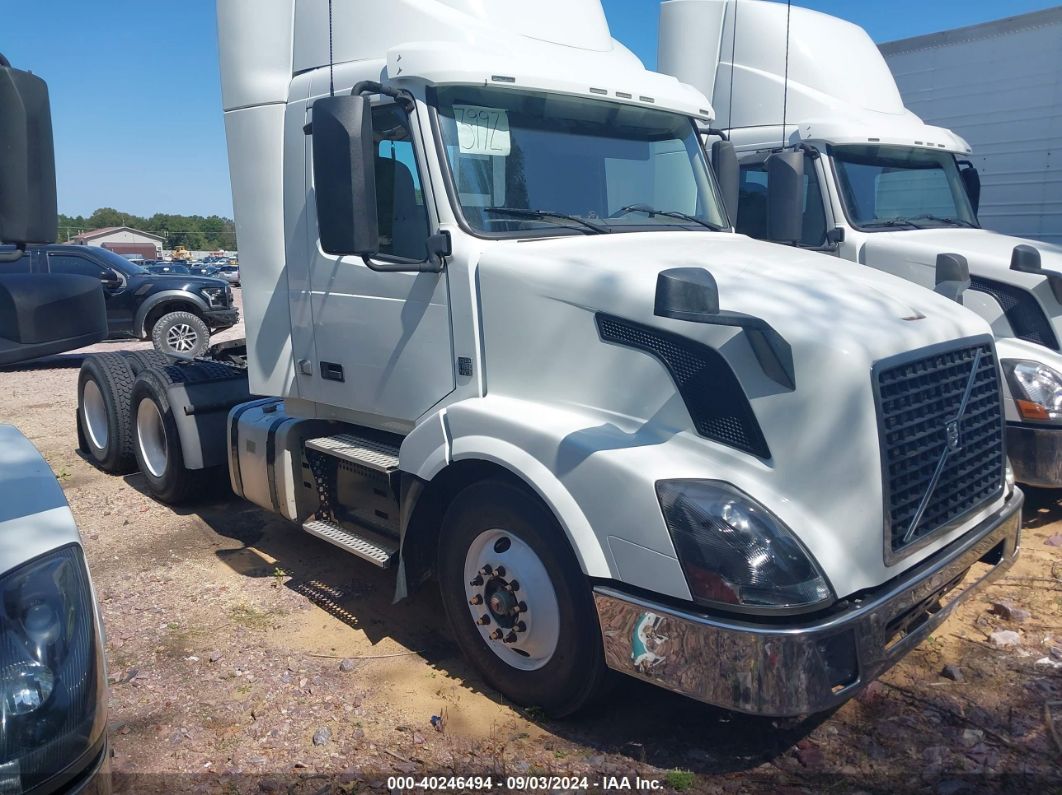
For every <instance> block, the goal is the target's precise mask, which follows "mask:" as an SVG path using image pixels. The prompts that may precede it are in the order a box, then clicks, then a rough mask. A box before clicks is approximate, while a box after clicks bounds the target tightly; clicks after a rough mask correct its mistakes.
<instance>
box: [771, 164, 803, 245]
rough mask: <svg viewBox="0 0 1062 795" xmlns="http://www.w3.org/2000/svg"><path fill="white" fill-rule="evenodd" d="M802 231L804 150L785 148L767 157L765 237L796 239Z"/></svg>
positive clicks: (778, 241)
mask: <svg viewBox="0 0 1062 795" xmlns="http://www.w3.org/2000/svg"><path fill="white" fill-rule="evenodd" d="M803 234H804V153H803V152H799V151H792V150H786V151H784V152H775V153H774V154H773V155H771V156H770V157H769V158H767V239H768V240H771V241H773V242H775V243H792V244H796V243H798V242H800V238H801V237H803Z"/></svg>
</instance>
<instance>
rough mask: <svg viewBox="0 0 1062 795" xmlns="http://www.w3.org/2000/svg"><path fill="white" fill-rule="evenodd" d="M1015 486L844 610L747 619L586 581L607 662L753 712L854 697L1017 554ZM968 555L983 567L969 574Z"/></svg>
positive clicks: (813, 708) (805, 709)
mask: <svg viewBox="0 0 1062 795" xmlns="http://www.w3.org/2000/svg"><path fill="white" fill-rule="evenodd" d="M1023 502H1024V496H1023V495H1022V493H1021V491H1019V490H1018V489H1015V490H1014V494H1013V496H1012V497H1011V498H1010V499H1009V500H1008V501H1007V502H1006V503H1005V504H1004V506H1003V508H1002V509H1001V510H1000V512H999V513H998V514H995V515H993V516H991V517H989V518H988V519H986V520H985V521H984V522H982V523H981V524H980V525H978V526H977V527H976V528H974V529H973V530H971V531H970V532H969V533H967V534H966V535H965V536H963V538H961V539H959V540H958V541H956V542H955V543H953V544H951V545H950V546H949V547H947V548H946V549H944V550H942V551H941V552H940V553H938V554H937V555H934V556H933V557H931V558H930V559H928V560H926V561H923V562H922V563H920V564H919V565H918V566H916V567H914V568H913V569H911V570H910V571H907V572H905V573H904V574H902V575H900V577H898V578H896V579H895V580H893V581H891V582H889V583H886V584H885V585H883V586H881V587H879V588H877V589H874V590H873V591H871V592H869V593H864V594H862V595H861V596H860V597H859V598H857V599H849V600H846V601H847V603H848V604H847V606H846V607H845V609H844V610H843V612H835V613H833V614H831V615H829V616H827V617H826V618H819V619H812V620H810V621H807V620H805V621H801V620H800V618H799V617H797V618H794V619H793V622H792V623H787V624H775V625H766V624H762V623H759V624H756V623H751V622H747V621H742V620H740V619H737V618H717V617H714V616H707V615H701V614H698V613H696V612H692V611H686V610H682V609H677V608H674V607H670V606H664V605H660V604H655V603H653V602H651V601H647V600H644V599H642V598H640V597H635V596H630V595H628V594H625V593H622V592H620V591H618V590H616V589H614V588H610V587H607V586H599V587H597V588H595V589H594V599H595V601H596V603H597V612H598V617H599V619H600V623H601V632H602V635H603V638H604V646H605V660H606V662H607V663H608V665H609V667H610V668H613V669H615V670H617V671H620V672H622V673H625V674H629V675H631V676H634V677H637V678H639V679H644V680H645V681H647V682H652V683H653V684H656V685H659V686H661V687H664V688H666V689H668V690H672V691H675V692H677V693H683V694H684V695H687V696H690V697H692V698H695V699H698V700H700V701H705V702H707V703H709V704H714V705H716V706H720V707H725V708H726V709H731V710H735V711H738V712H747V713H751V714H756V715H770V716H792V715H808V714H812V713H815V712H821V711H823V710H827V709H830V708H832V707H834V706H837V705H839V704H841V703H843V702H844V701H846V700H847V699H849V698H851V697H852V696H853V695H855V693H857V692H858V691H859V689H860V688H861V687H864V686H865V685H867V684H869V683H870V682H871V681H872V680H874V679H875V678H876V677H878V676H880V675H881V674H882V673H884V672H885V671H886V670H888V669H889V668H890V667H891V666H892V665H894V664H895V663H896V662H897V661H898V660H899V659H900V658H901V657H903V655H904V654H906V653H907V652H908V651H910V650H911V649H912V648H914V647H915V646H916V645H918V643H920V642H921V641H922V639H923V638H925V637H926V636H927V635H928V634H929V633H930V632H932V631H933V629H934V628H935V627H937V626H938V625H939V624H940V623H941V622H942V621H943V620H944V619H945V618H947V616H948V615H949V614H950V613H951V611H952V610H953V609H954V608H955V605H957V604H958V603H959V602H961V601H962V600H964V599H965V598H967V597H968V596H969V595H970V594H971V593H973V592H974V591H975V590H977V589H979V588H981V587H983V586H984V585H985V584H987V583H988V582H989V581H991V580H993V579H995V578H996V577H999V576H1000V575H1001V574H1003V572H1005V571H1006V570H1007V569H1009V568H1010V566H1011V565H1012V564H1013V563H1014V560H1015V559H1016V558H1017V554H1018V546H1019V541H1020V537H1021V506H1022V503H1023ZM975 564H983V566H982V567H981V568H983V569H984V570H983V571H982V570H979V571H976V572H973V573H972V575H971V572H970V569H971V567H973V566H974V565H975ZM967 580H969V582H967Z"/></svg>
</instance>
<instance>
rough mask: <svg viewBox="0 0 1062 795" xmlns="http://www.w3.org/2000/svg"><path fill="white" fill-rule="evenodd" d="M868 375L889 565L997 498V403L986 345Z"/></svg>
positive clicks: (1000, 455) (1000, 456)
mask: <svg viewBox="0 0 1062 795" xmlns="http://www.w3.org/2000/svg"><path fill="white" fill-rule="evenodd" d="M875 375H876V390H877V399H878V421H879V425H880V433H881V450H882V465H883V467H884V481H885V483H884V485H885V536H886V538H885V548H886V559H888V558H890V556H891V555H890V554H889V553H890V552H891V553H899V552H901V551H902V550H904V549H905V548H907V547H909V546H911V545H914V544H916V543H917V542H918V541H920V540H922V539H925V538H928V537H929V536H932V535H933V534H935V533H937V532H938V531H943V530H945V529H946V528H949V527H953V526H955V524H957V523H958V522H961V521H962V520H963V518H964V517H965V516H967V515H968V514H969V513H971V512H972V511H974V510H976V509H977V508H979V507H981V506H982V505H984V504H985V503H986V502H988V501H989V500H991V499H994V498H995V497H996V496H998V495H999V493H1000V492H1001V490H1002V488H1003V474H1004V467H1005V455H1004V450H1003V403H1002V400H1001V395H1000V383H999V373H998V369H997V367H996V359H995V354H994V350H993V347H992V345H991V343H988V342H986V343H983V344H980V345H974V346H966V347H961V348H957V349H955V348H953V349H951V350H947V351H943V352H940V353H934V354H932V355H930V356H925V357H922V358H916V359H914V360H909V361H904V362H903V363H900V364H889V363H888V362H886V363H885V364H884V365H883V366H881V367H879V368H876V370H875ZM964 403H965V406H964ZM938 469H939V470H940V474H939V475H938V474H937V471H938ZM920 511H921V513H919V512H920Z"/></svg>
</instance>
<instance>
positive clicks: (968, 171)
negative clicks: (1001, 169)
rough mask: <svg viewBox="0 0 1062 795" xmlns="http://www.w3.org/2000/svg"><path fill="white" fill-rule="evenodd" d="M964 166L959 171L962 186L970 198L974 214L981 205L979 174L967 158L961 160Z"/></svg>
mask: <svg viewBox="0 0 1062 795" xmlns="http://www.w3.org/2000/svg"><path fill="white" fill-rule="evenodd" d="M963 162H964V163H965V164H966V167H965V168H963V169H962V170H961V171H959V176H960V177H962V186H963V188H965V189H966V197H967V198H968V199H969V200H970V206H971V207H972V208H973V211H974V215H977V213H978V210H979V209H980V207H981V174H980V172H978V170H977V169H976V168H974V165H973V163H971V162H970V161H969V160H966V161H963Z"/></svg>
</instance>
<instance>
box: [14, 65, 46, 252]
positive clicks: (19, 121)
mask: <svg viewBox="0 0 1062 795" xmlns="http://www.w3.org/2000/svg"><path fill="white" fill-rule="evenodd" d="M58 223H59V221H58V212H57V205H56V196H55V148H54V144H53V141H52V114H51V107H50V104H49V100H48V85H47V84H46V83H45V82H44V81H43V80H41V78H39V77H37V76H36V75H33V74H30V73H29V72H24V71H22V70H20V69H15V68H13V67H12V66H11V64H10V62H9V61H8V60H7V59H6V58H4V56H3V55H0V243H13V244H15V245H18V246H24V245H25V244H27V243H51V242H52V241H54V240H55V238H56V232H57V226H58Z"/></svg>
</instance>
